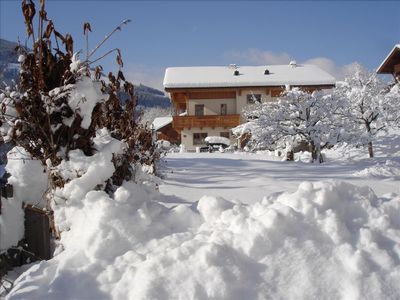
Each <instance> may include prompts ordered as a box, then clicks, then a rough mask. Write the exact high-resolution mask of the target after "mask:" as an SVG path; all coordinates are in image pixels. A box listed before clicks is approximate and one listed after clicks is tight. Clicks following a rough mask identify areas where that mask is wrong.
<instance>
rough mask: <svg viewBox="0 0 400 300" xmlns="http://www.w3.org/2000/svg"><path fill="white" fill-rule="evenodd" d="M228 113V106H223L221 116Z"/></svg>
mask: <svg viewBox="0 0 400 300" xmlns="http://www.w3.org/2000/svg"><path fill="white" fill-rule="evenodd" d="M226 112H227V105H226V104H225V103H224V104H221V115H226Z"/></svg>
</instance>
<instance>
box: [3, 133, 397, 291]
mask: <svg viewBox="0 0 400 300" xmlns="http://www.w3.org/2000/svg"><path fill="white" fill-rule="evenodd" d="M399 141H400V138H399V135H398V134H392V135H390V136H388V137H386V138H384V139H382V140H381V141H380V142H379V143H377V147H376V156H377V157H376V158H374V159H368V158H366V157H365V154H364V153H365V149H352V150H351V151H350V150H349V151H347V150H346V151H345V149H344V148H339V149H332V150H330V151H328V152H326V156H327V163H325V164H322V165H320V164H310V163H306V162H304V161H305V160H306V158H307V154H302V155H301V156H299V157H298V161H296V162H282V161H280V160H281V159H280V158H279V157H276V156H272V155H269V154H268V153H258V154H248V153H236V154H235V153H175V154H168V156H167V157H166V161H167V166H166V169H165V179H164V180H163V182H162V183H161V184H160V186H159V190H160V192H161V193H157V192H151V191H150V190H149V188H144V187H143V186H140V185H136V184H133V183H125V184H124V185H123V186H122V187H120V188H119V189H118V190H117V191H116V194H115V199H113V200H112V199H110V198H109V197H108V195H107V194H105V193H104V192H100V191H90V192H88V193H87V194H86V195H85V196H84V197H83V199H82V201H80V202H72V203H71V204H70V205H69V206H66V207H64V208H61V209H60V210H59V211H58V213H57V214H56V216H57V215H58V216H59V217H61V218H65V219H68V224H69V229H68V230H67V231H65V232H63V233H62V242H63V246H62V247H59V248H58V250H57V255H56V256H55V257H54V258H53V259H52V260H50V261H43V262H40V263H38V264H35V265H34V266H33V267H32V268H31V269H29V270H28V271H27V272H25V273H24V274H23V275H22V276H21V277H20V278H19V279H18V280H17V281H16V282H15V287H14V289H13V291H12V292H11V293H10V294H9V299H400V285H399V282H400V221H399V220H400V196H399V195H400V149H399V145H400V143H399ZM67 217H68V218H67Z"/></svg>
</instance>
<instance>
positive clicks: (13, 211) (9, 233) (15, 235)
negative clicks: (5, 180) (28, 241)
mask: <svg viewBox="0 0 400 300" xmlns="http://www.w3.org/2000/svg"><path fill="white" fill-rule="evenodd" d="M1 204H2V206H1V214H0V253H2V252H3V251H5V250H7V249H8V248H10V247H12V246H17V243H18V242H19V241H20V240H21V239H22V238H23V237H24V211H23V210H22V203H21V202H20V201H15V200H14V199H12V198H10V199H7V198H2V199H1Z"/></svg>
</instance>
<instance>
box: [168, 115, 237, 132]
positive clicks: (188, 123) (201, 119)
mask: <svg viewBox="0 0 400 300" xmlns="http://www.w3.org/2000/svg"><path fill="white" fill-rule="evenodd" d="M239 124H240V115H211V116H210V115H209V116H174V117H173V122H172V126H173V127H174V129H175V130H179V131H180V130H182V129H184V128H187V129H190V128H205V127H211V128H215V127H224V128H232V127H236V126H238V125H239Z"/></svg>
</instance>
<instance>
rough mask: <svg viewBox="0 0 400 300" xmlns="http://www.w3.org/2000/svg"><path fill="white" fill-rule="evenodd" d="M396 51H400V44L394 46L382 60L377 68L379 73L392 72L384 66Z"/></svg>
mask: <svg viewBox="0 0 400 300" xmlns="http://www.w3.org/2000/svg"><path fill="white" fill-rule="evenodd" d="M395 51H400V44H397V45H395V46H394V47H393V49H392V51H390V52H389V54H388V55H387V56H386V58H385V59H384V60H383V61H382V63H381V65H380V66H379V67H378V68H377V69H376V73H378V74H392V73H391V72H389V71H384V70H383V69H384V67H385V65H386V63H387V62H388V61H389V60H390V59H391V58H392V56H393V55H394V54H395Z"/></svg>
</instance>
